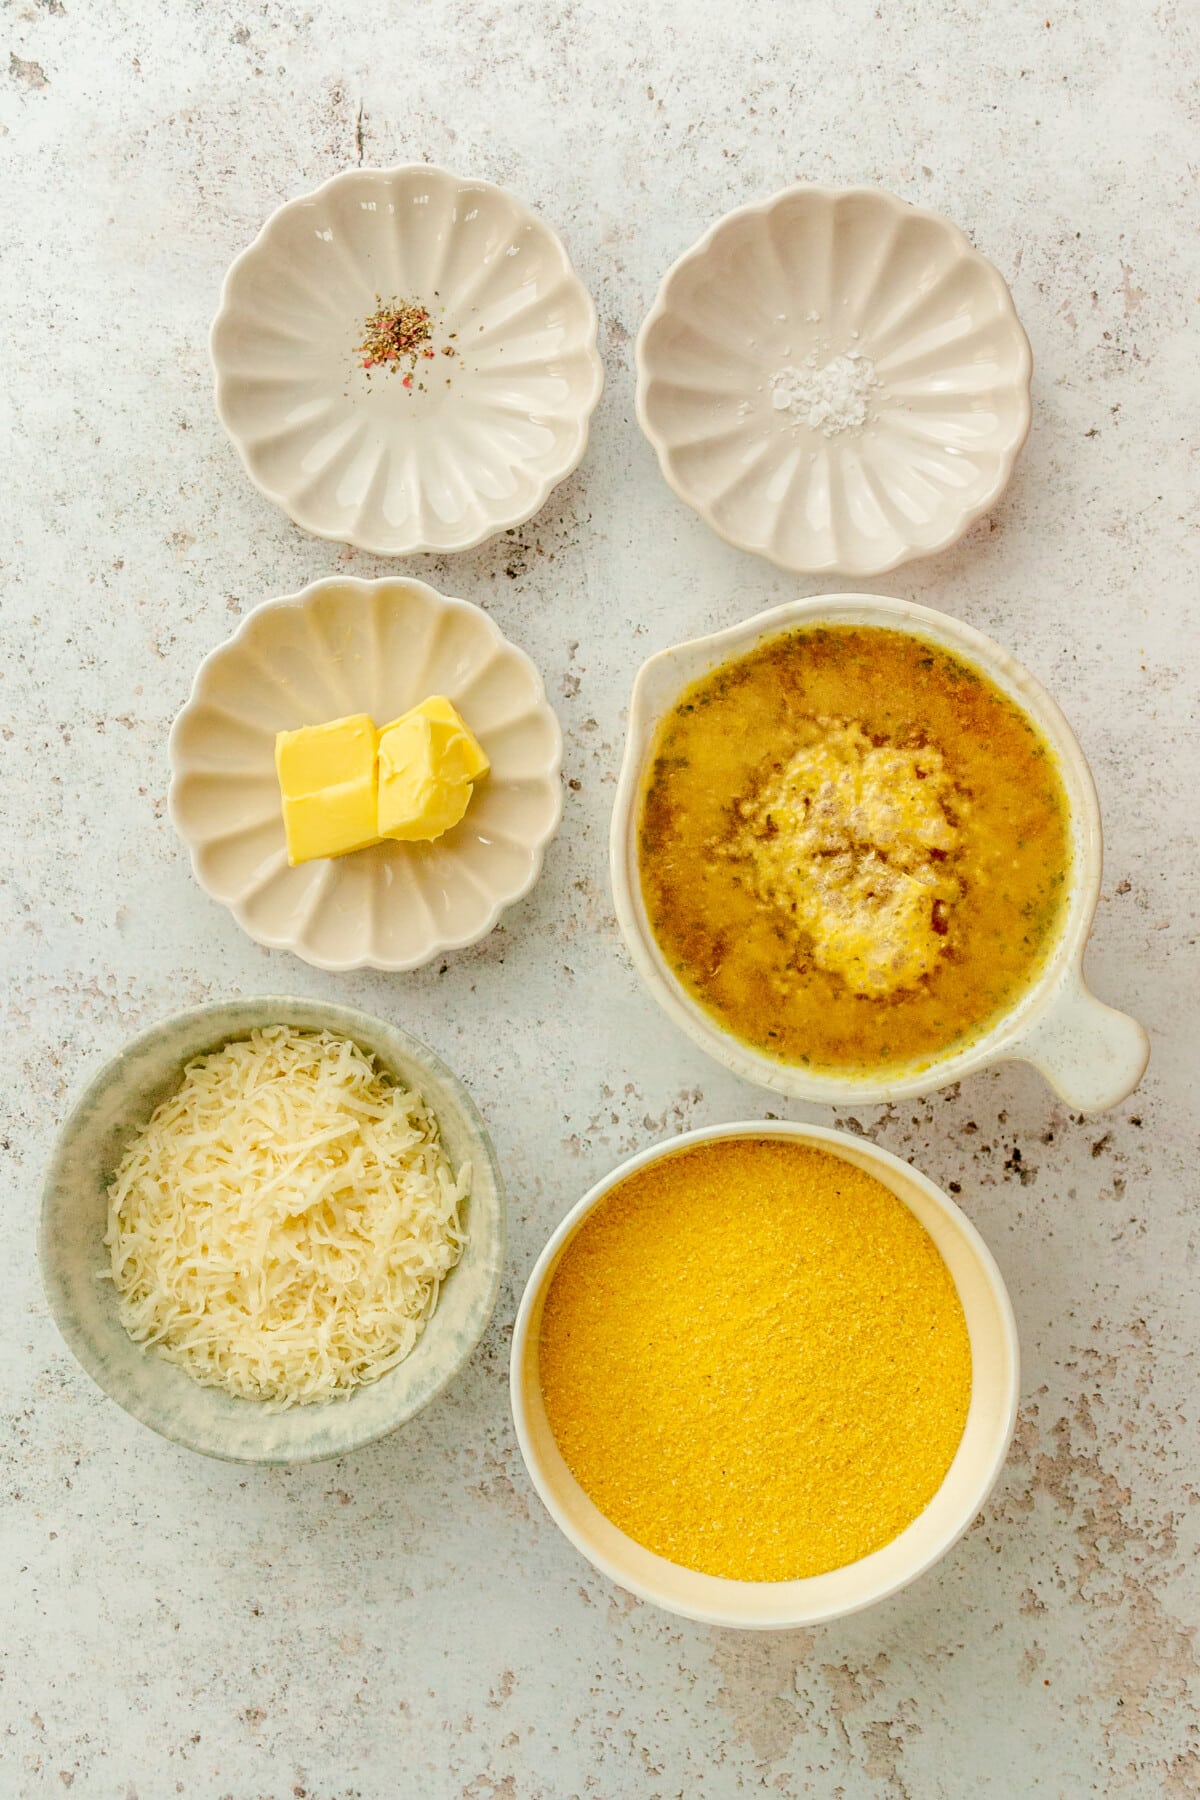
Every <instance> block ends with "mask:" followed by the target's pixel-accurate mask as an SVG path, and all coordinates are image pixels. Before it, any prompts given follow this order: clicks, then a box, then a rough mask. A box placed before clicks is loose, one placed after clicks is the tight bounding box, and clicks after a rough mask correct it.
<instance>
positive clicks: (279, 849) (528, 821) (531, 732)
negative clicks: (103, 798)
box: [169, 578, 562, 970]
mask: <svg viewBox="0 0 1200 1800" xmlns="http://www.w3.org/2000/svg"><path fill="white" fill-rule="evenodd" d="M429 694H445V695H447V696H448V697H449V699H451V700H452V701H453V702H454V704H455V705H456V706H457V707H458V708H459V710H460V711H461V713H462V715H463V717H464V718H465V719H466V721H467V723H468V725H469V726H470V727H471V729H472V731H473V732H474V733H475V735H476V736H477V737H478V738H479V740H480V742H481V743H482V745H483V747H484V749H485V750H486V751H487V754H488V757H489V759H490V761H491V765H492V769H491V774H490V775H489V776H487V778H486V779H485V780H483V781H481V782H480V783H479V784H478V785H477V787H476V789H475V794H474V797H473V799H472V801H471V804H470V806H469V808H468V809H467V814H466V817H465V818H464V819H463V821H462V823H461V824H460V825H457V826H456V827H455V828H454V830H453V831H450V832H447V833H446V835H445V836H444V837H442V838H438V839H437V840H436V841H435V842H433V843H430V844H400V843H386V844H379V845H376V846H375V847H374V848H372V849H369V850H359V851H357V852H356V853H355V854H354V855H353V856H343V857H337V858H334V859H331V860H327V861H319V862H310V863H301V864H300V865H299V866H298V867H297V868H294V869H292V868H289V867H288V861H287V849H286V843H285V838H284V830H283V816H282V813H281V810H280V800H279V786H278V782H277V780H276V775H275V733H276V732H277V731H285V730H293V729H294V728H296V727H297V726H300V725H319V724H321V723H323V722H324V721H326V720H329V719H336V718H341V717H343V716H344V715H346V714H348V713H355V712H366V713H370V714H371V716H372V717H373V718H374V719H375V721H376V723H377V724H380V725H382V724H384V723H385V722H386V721H388V720H389V719H393V718H395V717H397V715H398V714H400V713H402V712H404V711H406V710H407V709H408V707H410V706H415V705H416V704H417V703H418V702H419V701H421V700H423V699H425V698H426V696H427V695H429ZM170 758H171V788H170V796H169V809H170V815H171V820H172V823H173V824H174V826H175V829H176V831H177V832H178V833H179V835H180V837H181V838H182V839H183V841H184V843H185V844H186V845H187V848H188V851H189V852H190V854H191V859H192V870H193V873H194V874H195V877H196V880H197V881H198V882H199V883H200V886H201V887H202V888H203V889H204V891H205V893H207V894H210V895H211V896H212V897H213V899H214V900H219V901H220V902H221V904H222V905H224V906H228V907H229V908H230V910H231V911H232V913H233V915H234V917H235V918H236V919H237V921H238V923H239V925H241V927H242V929H243V930H244V931H247V932H249V934H250V936H251V937H252V938H254V939H255V940H256V941H257V942H258V943H260V944H266V945H268V946H269V947H271V948H272V949H281V950H294V951H295V953H296V955H297V956H302V957H303V958H304V960H305V962H309V963H313V964H314V965H315V966H316V967H317V968H319V969H334V970H341V969H357V968H363V967H368V968H373V969H415V968H417V967H418V966H419V965H420V964H421V963H426V962H428V961H430V959H431V958H432V957H435V956H440V955H442V954H443V953H444V952H445V951H447V950H456V949H461V948H462V947H463V946H464V945H465V944H472V943H474V942H475V941H476V940H477V939H478V938H481V937H483V936H484V935H485V934H486V933H487V932H489V931H490V930H491V929H492V927H493V926H494V925H495V923H496V921H497V919H498V918H499V917H500V914H501V912H502V911H503V910H504V908H505V907H506V906H511V905H512V903H513V901H515V900H519V899H520V898H521V896H522V895H523V894H525V893H527V892H528V891H529V889H530V888H531V887H532V886H533V884H534V882H535V881H536V880H537V878H538V875H539V873H540V871H541V867H542V857H543V854H544V852H545V848H546V845H547V844H548V843H549V841H550V839H551V838H552V837H553V835H554V833H555V831H556V830H557V829H558V822H559V819H560V817H561V815H562V783H561V780H560V769H561V766H562V733H561V732H560V730H559V726H558V720H557V719H556V718H555V716H554V712H553V709H552V708H551V706H550V705H549V702H548V701H547V699H546V693H545V689H544V687H543V686H542V679H541V676H540V675H539V674H538V672H537V670H536V669H535V668H534V666H533V664H532V663H531V662H530V660H529V658H528V657H527V656H526V655H525V653H524V651H523V650H518V649H517V647H516V645H515V644H510V643H509V642H508V640H507V639H506V638H504V637H502V636H501V634H500V631H499V629H498V628H497V626H495V625H494V624H493V623H492V621H491V619H489V618H488V616H487V614H486V613H485V612H482V611H481V610H480V609H479V607H477V606H471V605H470V604H469V603H468V602H467V601H465V600H450V599H447V598H446V596H445V595H443V594H439V593H437V592H436V591H435V590H434V589H433V588H431V587H427V586H426V584H425V583H424V582H423V581H410V580H405V579H399V578H397V579H394V580H387V581H352V580H329V581H317V582H314V583H313V584H312V586H311V587H307V588H305V589H304V590H303V591H302V592H301V593H299V594H289V595H288V596H287V597H286V598H284V599H281V600H273V601H270V602H268V603H267V604H265V605H263V606H260V607H258V608H256V610H255V611H254V612H252V613H250V614H249V615H248V616H247V617H246V618H245V619H244V620H243V621H242V623H241V625H240V626H239V627H238V629H237V631H236V632H235V633H234V635H233V636H232V637H231V638H230V639H228V641H227V642H226V643H224V644H222V645H220V646H219V648H218V649H216V650H214V651H213V652H212V654H211V655H210V656H207V657H206V658H205V660H204V661H203V662H202V663H201V665H200V668H199V670H198V671H197V674H196V679H195V682H194V683H193V686H192V693H191V698H190V699H189V701H188V703H187V705H186V706H185V707H184V709H183V711H182V712H181V713H180V715H179V717H178V718H177V719H176V721H175V724H174V726H173V728H172V731H171V738H170Z"/></svg>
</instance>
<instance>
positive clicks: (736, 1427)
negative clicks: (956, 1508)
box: [540, 1138, 971, 1581]
mask: <svg viewBox="0 0 1200 1800" xmlns="http://www.w3.org/2000/svg"><path fill="white" fill-rule="evenodd" d="M540 1353H541V1381H542V1391H543V1394H544V1397H545V1402H546V1411H547V1414H548V1417H549V1421H550V1426H551V1429H552V1430H553V1432H554V1436H555V1438H556V1439H557V1441H558V1446H559V1449H560V1450H561V1451H562V1454H563V1456H564V1458H565V1459H566V1461H567V1464H568V1465H569V1467H570V1468H571V1470H572V1472H573V1473H574V1475H575V1477H576V1479H577V1480H578V1482H579V1483H580V1485H581V1486H582V1487H583V1488H584V1490H585V1491H586V1493H588V1494H589V1495H590V1497H591V1498H592V1500H593V1501H594V1502H595V1504H596V1505H597V1506H598V1507H599V1509H600V1511H601V1512H602V1513H604V1514H605V1515H606V1517H608V1518H609V1519H611V1520H612V1522H613V1524H615V1525H618V1526H619V1527H620V1528H621V1530H623V1531H625V1532H627V1533H628V1534H629V1536H630V1537H632V1538H634V1539H636V1540H637V1542H638V1543H640V1544H643V1545H645V1547H646V1548H647V1549H649V1550H654V1551H657V1552H658V1554H659V1555H660V1556H665V1557H667V1558H669V1559H670V1560H671V1561H672V1562H675V1563H680V1564H682V1565H683V1566H684V1567H685V1568H689V1569H696V1570H699V1571H700V1572H702V1573H704V1574H709V1575H725V1576H731V1577H733V1578H734V1579H738V1580H744V1581H787V1580H790V1579H793V1578H795V1577H798V1576H803V1575H819V1574H822V1573H824V1572H825V1571H826V1570H829V1569H836V1568H841V1567H842V1566H843V1565H844V1564H845V1563H850V1562H855V1561H857V1560H858V1559H859V1558H860V1557H863V1556H867V1555H869V1554H870V1552H871V1551H873V1550H878V1549H880V1548H881V1546H882V1545H884V1544H887V1543H890V1541H891V1540H892V1539H893V1538H894V1537H896V1536H897V1535H898V1534H899V1533H900V1532H901V1531H903V1530H904V1528H905V1526H907V1525H909V1524H911V1522H912V1520H913V1519H915V1518H916V1516H917V1514H918V1513H919V1512H921V1511H922V1509H923V1508H924V1507H925V1506H926V1505H927V1504H928V1502H929V1501H930V1500H931V1499H932V1497H933V1495H934V1494H935V1493H936V1491H937V1489H938V1487H939V1486H940V1485H941V1482H942V1479H943V1477H944V1476H945V1474H946V1471H947V1469H948V1468H949V1466H950V1463H951V1461H952V1460H953V1457H954V1453H955V1451H956V1449H957V1448H958V1443H959V1439H960V1438H961V1436H962V1431H963V1425H964V1423H965V1421H966V1416H967V1405H968V1402H969V1400H970V1395H971V1349H970V1343H969V1340H968V1337H967V1328H966V1322H965V1320H964V1318H963V1310H962V1305H961V1303H960V1301H959V1298H958V1294H957V1292H956V1290H955V1287H954V1283H953V1281H952V1280H951V1278H950V1273H949V1271H948V1269H947V1268H946V1265H945V1263H944V1262H943V1261H942V1258H941V1256H940V1254H939V1253H938V1251H937V1249H936V1248H935V1246H934V1243H933V1240H932V1239H931V1238H930V1236H929V1234H928V1233H927V1232H926V1231H925V1229H924V1227H923V1226H921V1225H920V1224H919V1223H918V1222H917V1220H916V1218H915V1217H914V1216H913V1214H912V1213H911V1212H910V1211H909V1210H908V1208H907V1207H906V1206H905V1205H904V1204H903V1203H902V1202H901V1201H900V1200H898V1199H897V1198H896V1196H895V1195H894V1194H892V1193H891V1192H890V1191H889V1190H888V1189H887V1188H885V1187H884V1186H883V1185H882V1183H881V1182H878V1181H876V1180H875V1179H874V1177H873V1176H870V1175H867V1174H865V1173H864V1172H863V1171H862V1170H860V1169H856V1168H855V1167H853V1165H851V1164H850V1163H846V1162H843V1161H842V1160H841V1159H840V1158H839V1157H835V1156H832V1155H829V1154H827V1153H826V1152H824V1151H819V1150H813V1149H810V1148H808V1147H807V1146H806V1145H802V1144H795V1143H789V1142H787V1141H785V1140H781V1139H769V1138H732V1139H722V1140H718V1141H717V1142H715V1143H711V1144H704V1145H697V1146H696V1147H695V1148H692V1149H687V1150H682V1151H679V1152H677V1153H675V1154H674V1155H672V1156H668V1157H665V1158H663V1159H662V1160H661V1161H659V1162H657V1163H653V1164H651V1165H650V1166H649V1167H648V1168H645V1169H642V1170H640V1171H639V1172H638V1173H637V1174H635V1175H632V1176H631V1177H630V1178H629V1179H628V1180H627V1181H625V1182H623V1183H622V1184H621V1185H620V1186H619V1187H618V1188H616V1189H614V1190H613V1192H612V1193H611V1194H610V1195H609V1196H608V1198H607V1199H605V1200H603V1201H602V1202H601V1203H600V1205H599V1206H598V1207H597V1208H596V1210H595V1211H594V1212H593V1213H591V1214H590V1215H589V1217H588V1218H587V1219H586V1220H585V1222H584V1224H583V1225H582V1226H581V1227H580V1229H579V1231H578V1232H577V1233H576V1235H575V1237H574V1238H573V1239H572V1240H571V1242H570V1244H569V1245H568V1247H567V1250H566V1252H565V1253H564V1255H563V1258H562V1260H561V1262H560V1263H559V1265H558V1268H557V1269H556V1271H555V1274H554V1278H553V1281H552V1283H551V1287H550V1291H549V1294H548V1295H547V1299H546V1307H545V1313H544V1315H543V1320H542V1328H541V1345H540Z"/></svg>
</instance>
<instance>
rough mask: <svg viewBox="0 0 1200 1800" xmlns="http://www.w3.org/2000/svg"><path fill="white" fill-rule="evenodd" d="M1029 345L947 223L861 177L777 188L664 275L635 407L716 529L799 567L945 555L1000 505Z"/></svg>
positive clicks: (640, 348) (644, 340) (877, 569)
mask: <svg viewBox="0 0 1200 1800" xmlns="http://www.w3.org/2000/svg"><path fill="white" fill-rule="evenodd" d="M1031 372H1032V356H1031V353H1030V348H1029V340H1028V339H1027V338H1026V336H1025V332H1024V330H1023V329H1022V326H1021V323H1020V320H1019V319H1018V318H1017V314H1016V310H1015V308H1014V306H1013V300H1012V295H1011V294H1010V293H1009V291H1008V287H1007V286H1006V284H1005V282H1004V279H1003V277H1002V276H1001V275H1000V273H999V271H998V270H997V269H995V268H994V267H993V265H992V264H991V263H990V262H988V261H987V259H986V258H985V257H983V256H981V255H980V254H979V252H978V251H977V250H975V249H973V248H972V246H971V245H970V244H969V243H968V242H967V240H966V238H965V237H964V236H963V234H962V232H961V231H959V230H958V228H957V227H956V226H954V225H952V224H951V223H950V221H949V220H948V219H943V218H941V217H940V216H939V215H938V214H936V213H931V212H926V211H923V210H922V209H921V208H919V207H914V206H910V205H908V203H907V202H906V201H903V200H901V199H899V198H897V197H896V196H895V195H893V194H886V193H883V192H881V191H879V190H877V189H873V188H826V187H817V186H812V185H808V184H802V185H799V186H796V187H790V188H785V189H784V190H783V192H782V193H779V194H776V195H774V196H773V198H771V199H769V200H766V201H763V202H762V203H761V204H759V205H755V206H746V207H741V208H739V209H738V210H737V211H736V212H731V213H728V214H727V215H726V216H725V217H724V218H723V219H720V220H718V222H717V223H716V224H715V225H714V226H713V227H712V228H711V229H710V230H709V231H708V232H707V233H706V234H705V236H704V237H702V238H701V239H700V241H699V242H698V243H697V244H694V245H693V246H692V248H691V249H690V250H688V251H687V252H686V253H685V254H684V255H683V256H681V257H680V259H679V261H678V262H676V263H675V264H674V266H673V267H672V268H671V269H670V270H668V272H667V274H666V276H665V277H664V279H663V283H662V286H661V288H660V289H659V293H658V297H657V299H656V300H655V302H654V305H653V306H652V308H651V309H650V312H649V313H648V314H647V316H646V319H645V321H644V323H643V325H642V328H641V331H640V333H639V334H638V341H637V413H638V421H639V423H640V425H641V427H642V430H643V431H644V432H645V434H646V436H647V438H648V439H649V440H650V442H651V444H652V445H653V446H654V449H655V451H656V452H657V455H658V460H659V465H660V467H661V469H662V472H663V475H664V476H665V477H666V480H667V482H668V484H669V485H670V487H671V488H672V489H673V490H674V492H675V493H676V494H677V495H678V496H679V498H680V499H681V500H683V501H685V502H686V503H687V505H689V506H690V507H692V508H693V509H694V510H695V511H696V512H698V513H699V514H700V516H701V518H702V519H704V520H705V521H706V523H707V524H709V525H710V526H711V527H712V529H713V530H714V531H715V532H717V533H718V535H719V536H721V537H723V538H724V539H725V540H726V542H727V543H730V544H733V545H734V546H735V547H736V548H738V549H740V550H750V551H753V552H755V553H756V554H758V555H760V556H766V557H768V558H769V559H770V560H771V561H772V562H774V563H778V564H779V565H780V567H782V568H785V569H793V570H796V571H798V572H803V573H807V574H830V575H833V574H838V575H879V574H882V573H883V572H884V571H885V570H887V569H892V568H895V567H896V565H897V564H898V563H902V562H906V561H908V560H909V559H910V558H912V557H916V556H928V555H931V554H932V553H933V552H934V551H937V550H943V549H945V548H946V547H947V546H948V545H950V544H952V543H954V542H955V540H956V539H957V538H959V537H961V536H962V534H963V532H964V531H966V530H967V528H968V527H969V526H970V525H971V524H973V523H974V522H975V520H976V519H978V518H980V517H982V515H983V514H985V513H986V512H987V511H988V510H989V509H990V508H991V507H992V506H994V504H995V503H996V501H997V500H998V499H999V497H1000V495H1001V493H1002V492H1003V490H1004V488H1005V486H1006V484H1007V482H1008V479H1009V476H1010V475H1011V473H1012V470H1013V466H1014V464H1015V462H1016V459H1017V456H1018V454H1019V452H1020V450H1021V446H1022V445H1023V444H1024V442H1025V439H1026V437H1027V435H1028V432H1029V421H1030V397H1029V386H1030V376H1031Z"/></svg>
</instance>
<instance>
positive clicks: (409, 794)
mask: <svg viewBox="0 0 1200 1800" xmlns="http://www.w3.org/2000/svg"><path fill="white" fill-rule="evenodd" d="M489 767H490V764H489V763H488V759H487V757H486V755H485V754H484V751H483V749H482V748H481V746H480V745H479V743H478V742H477V741H476V739H475V738H474V737H473V736H472V734H471V731H470V729H469V727H468V726H467V724H466V722H465V721H464V720H463V719H462V718H461V717H460V716H459V714H458V713H457V712H456V710H455V708H454V707H453V706H452V705H451V703H450V701H449V700H447V699H446V698H445V696H444V695H442V694H433V695H431V696H430V698H429V699H428V700H422V702H421V704H420V706H414V707H412V708H411V710H410V711H408V712H406V713H404V714H402V716H401V717H400V718H398V719H395V720H393V722H392V723H391V724H390V725H385V726H384V727H383V730H382V731H381V732H380V734H379V833H380V836H381V837H386V838H398V839H402V840H403V841H405V842H408V843H414V842H418V841H421V840H424V841H428V840H430V839H433V838H439V837H441V836H442V834H443V832H447V831H449V830H450V829H451V827H452V826H455V825H457V824H458V822H459V820H460V819H461V818H462V816H463V814H464V813H465V812H466V810H467V807H468V806H469V805H470V803H471V795H472V793H473V792H474V788H473V786H472V784H473V782H475V781H477V780H478V779H479V778H480V777H481V776H483V775H486V774H487V772H488V769H489Z"/></svg>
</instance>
